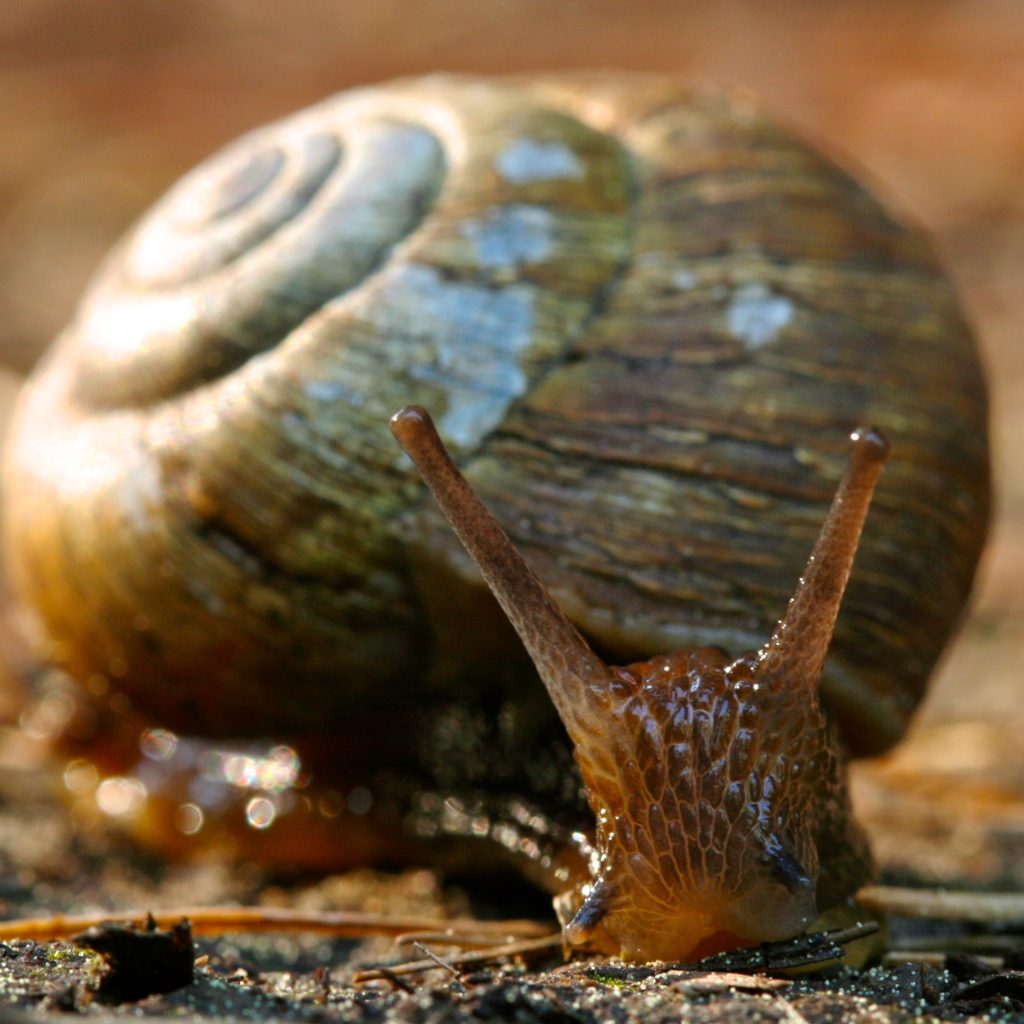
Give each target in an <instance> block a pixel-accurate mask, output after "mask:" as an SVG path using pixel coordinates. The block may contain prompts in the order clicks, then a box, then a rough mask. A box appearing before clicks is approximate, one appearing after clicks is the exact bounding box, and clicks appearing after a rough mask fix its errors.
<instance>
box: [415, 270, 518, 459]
mask: <svg viewBox="0 0 1024 1024" xmlns="http://www.w3.org/2000/svg"><path fill="white" fill-rule="evenodd" d="M398 276H399V277H400V278H401V294H402V295H403V296H405V299H406V301H405V302H404V303H403V305H404V310H405V314H406V315H405V316H404V317H403V320H404V323H403V324H402V329H403V330H404V331H407V332H409V333H410V334H411V335H412V336H413V337H414V338H416V339H417V340H422V341H424V342H427V343H428V344H429V346H430V347H432V348H433V358H427V359H422V360H420V361H418V362H417V363H416V364H415V365H413V366H412V368H411V373H412V376H414V377H415V378H417V379H418V380H421V381H430V382H431V383H434V384H437V385H439V386H440V387H441V388H442V389H443V391H444V392H445V396H446V399H447V407H446V408H445V410H444V412H443V413H442V414H441V416H440V420H439V425H440V428H441V430H442V432H443V433H444V434H445V436H446V437H448V438H449V439H450V440H452V441H454V442H455V443H456V444H460V445H473V444H475V443H477V442H478V441H479V440H480V439H481V438H482V437H483V436H485V435H486V434H487V433H489V432H490V431H492V430H493V429H494V428H495V427H496V426H497V425H498V424H499V423H500V422H501V421H502V419H503V418H504V416H505V413H506V411H507V410H508V407H509V405H511V403H512V401H513V400H514V399H515V398H518V397H519V396H520V395H522V394H523V393H524V392H525V390H526V386H527V375H526V372H525V370H524V369H523V366H522V362H523V356H524V354H525V353H526V352H527V350H528V349H529V347H530V345H531V343H532V342H533V340H534V321H535V316H534V300H535V291H534V289H533V288H532V287H531V286H529V285H525V284H517V285H512V286H508V287H504V288H488V287H485V286H483V285H477V284H468V283H466V282H462V281H446V280H445V279H444V277H443V276H442V275H441V274H440V273H439V272H438V271H437V270H435V269H434V268H433V267H427V266H423V265H410V266H406V267H403V268H401V269H400V270H399V271H398ZM395 312H396V313H397V312H398V311H397V310H396V311H395Z"/></svg>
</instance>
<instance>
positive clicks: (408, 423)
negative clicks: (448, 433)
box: [389, 405, 436, 451]
mask: <svg viewBox="0 0 1024 1024" xmlns="http://www.w3.org/2000/svg"><path fill="white" fill-rule="evenodd" d="M389 425H390V427H391V433H392V435H394V438H395V440H396V441H397V442H398V443H399V444H400V445H401V446H402V447H403V448H404V449H405V450H406V451H408V450H409V446H410V445H412V444H415V443H416V441H417V440H418V439H420V438H423V437H424V436H429V435H431V434H434V433H436V430H435V428H434V421H433V420H432V419H431V418H430V413H429V412H427V410H426V409H424V408H423V406H422V405H407V406H405V407H404V408H402V409H399V410H398V412H396V413H395V414H394V416H392V417H391V421H390V424H389Z"/></svg>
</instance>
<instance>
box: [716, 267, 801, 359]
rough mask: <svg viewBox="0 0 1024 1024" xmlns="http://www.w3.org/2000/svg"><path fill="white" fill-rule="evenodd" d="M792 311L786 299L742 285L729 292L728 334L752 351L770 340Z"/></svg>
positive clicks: (765, 289)
mask: <svg viewBox="0 0 1024 1024" xmlns="http://www.w3.org/2000/svg"><path fill="white" fill-rule="evenodd" d="M794 312H795V307H794V305H793V303H792V301H791V300H790V299H788V298H786V296H784V295H776V294H775V293H774V292H772V291H771V290H770V289H769V288H768V287H766V286H765V285H763V284H758V283H754V284H745V285H742V286H740V287H739V288H737V289H736V290H735V291H734V292H733V294H732V299H731V301H730V302H729V308H728V309H727V310H726V322H727V324H728V327H729V333H730V334H731V335H732V336H733V337H734V338H737V339H739V340H740V341H742V342H743V344H744V345H745V346H746V347H747V348H748V349H750V350H754V349H759V348H761V347H762V346H763V345H767V344H768V343H769V342H771V341H774V340H775V339H776V337H778V334H779V332H780V331H781V330H782V329H783V328H784V327H785V326H786V325H787V324H788V323H789V322H790V321H791V320H792V319H793V314H794Z"/></svg>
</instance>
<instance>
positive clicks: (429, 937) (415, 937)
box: [395, 928, 550, 949]
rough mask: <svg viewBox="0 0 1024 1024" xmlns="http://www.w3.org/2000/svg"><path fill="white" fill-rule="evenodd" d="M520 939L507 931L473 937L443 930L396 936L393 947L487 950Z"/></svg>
mask: <svg viewBox="0 0 1024 1024" xmlns="http://www.w3.org/2000/svg"><path fill="white" fill-rule="evenodd" d="M549 931H550V929H545V932H544V934H545V935H546V934H548V932H549ZM521 937H523V936H519V935H516V934H515V933H514V932H509V931H504V932H501V933H492V934H490V935H487V934H477V935H473V934H471V933H469V932H452V931H451V930H450V929H448V928H445V929H444V930H443V931H429V932H408V933H407V934H405V935H396V936H395V945H396V946H414V945H416V944H417V943H420V942H423V943H433V944H434V945H440V946H458V947H459V949H488V948H490V947H491V946H497V945H501V944H504V943H506V942H514V941H516V940H517V939H519V938H521Z"/></svg>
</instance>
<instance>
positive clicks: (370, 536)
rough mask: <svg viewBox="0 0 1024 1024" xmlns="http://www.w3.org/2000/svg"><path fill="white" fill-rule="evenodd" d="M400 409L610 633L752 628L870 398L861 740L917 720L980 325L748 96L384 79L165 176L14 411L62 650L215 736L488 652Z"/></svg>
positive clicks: (297, 722)
mask: <svg viewBox="0 0 1024 1024" xmlns="http://www.w3.org/2000/svg"><path fill="white" fill-rule="evenodd" d="M410 401H413V402H417V403H421V404H423V405H425V406H428V407H429V408H431V409H433V410H435V411H436V412H437V413H438V414H439V415H438V421H439V428H440V431H441V434H442V436H443V437H444V438H445V440H446V441H447V443H448V444H449V446H450V448H451V449H452V450H453V452H454V454H455V456H456V458H457V461H458V462H459V464H460V465H461V466H462V468H463V470H464V472H465V473H466V475H467V477H468V478H469V480H470V481H471V483H472V485H473V487H474V489H475V490H476V492H477V493H478V494H479V495H480V496H481V497H482V499H483V500H484V501H485V503H486V504H487V505H488V506H489V507H490V508H491V509H493V510H494V512H495V513H496V515H497V516H498V518H499V519H500V520H501V521H502V522H503V523H504V524H505V525H506V526H507V528H508V530H509V532H510V534H511V536H512V538H513V540H514V542H515V544H516V545H517V547H518V548H519V549H520V550H521V551H522V552H524V554H525V555H526V557H527V558H528V560H529V561H530V562H531V563H532V565H533V566H534V568H535V569H536V571H537V573H538V574H539V575H540V576H541V577H542V578H543V579H544V580H545V581H546V582H547V583H548V585H549V587H550V589H551V591H552V592H553V593H554V595H555V596H556V597H557V599H558V601H559V603H560V604H561V605H562V607H563V608H564V609H565V610H566V612H567V613H568V615H569V616H570V618H572V619H573V620H574V622H575V623H576V624H577V625H578V627H579V628H580V629H581V630H582V631H583V632H584V633H585V634H586V635H587V636H588V637H589V638H590V639H591V640H592V642H593V643H594V644H595V645H596V646H597V647H598V648H599V649H601V650H603V651H605V652H607V653H608V654H609V655H611V656H613V657H615V658H618V659H620V660H621V659H624V658H625V659H628V658H635V657H637V656H640V655H644V656H646V655H649V654H650V652H652V651H657V650H668V649H671V648H676V647H679V646H682V645H686V644H694V643H698V644H708V643H711V644H721V645H723V646H725V647H727V648H729V649H730V650H732V651H741V650H747V649H752V648H756V647H758V646H759V645H760V644H761V643H762V642H763V640H764V638H765V637H766V636H768V635H769V634H770V633H771V628H772V624H773V623H774V622H775V621H776V620H777V619H778V617H779V615H780V614H781V612H782V610H783V608H784V607H785V602H786V600H787V598H788V596H789V594H790V593H791V591H792V587H793V582H794V580H795V579H796V577H797V576H798V574H799V572H800V569H801V567H802V565H803V562H804V559H805V558H806V555H807V552H808V551H809V550H810V549H811V546H812V544H813V541H814V538H815V536H816V533H817V530H818V527H819V525H820V523H821V521H822V518H823V515H824V509H825V508H826V505H827V502H828V499H829V497H830V495H831V493H832V491H833V489H834V485H835V481H836V480H837V479H838V476H839V473H840V470H841V465H842V447H841V446H842V444H843V437H844V435H845V434H846V433H847V432H848V431H849V430H850V429H852V428H853V427H854V426H855V425H857V424H858V423H862V422H870V423H875V424H877V425H878V426H879V427H880V428H881V429H883V430H884V431H886V432H887V433H888V434H889V435H890V436H891V437H892V438H893V439H894V441H895V442H896V443H895V455H894V458H893V461H892V463H891V465H890V467H889V469H888V470H887V472H886V474H885V477H884V479H883V481H882V483H881V485H880V486H879V489H878V493H877V497H876V499H875V511H874V513H873V517H872V521H871V523H870V524H869V526H868V528H867V530H866V531H865V534H864V538H863V541H862V547H861V550H860V553H859V555H858V563H857V567H856V569H855V572H854V575H853V579H852V581H851V583H850V587H849V591H848V594H847V597H846V601H845V604H844V607H843V612H842V615H841V617H840V624H839V628H838V633H837V636H836V640H835V643H834V645H833V648H832V653H831V655H830V659H829V664H828V667H827V670H826V674H827V682H826V693H827V696H828V699H829V700H830V701H831V704H832V707H833V709H834V710H835V712H836V715H837V717H838V719H839V721H840V723H841V725H842V727H843V729H844V731H845V736H846V739H847V742H848V743H849V745H850V746H851V747H852V748H853V749H854V750H857V751H868V750H878V749H882V748H884V747H886V746H887V745H889V744H890V743H892V742H893V741H894V740H895V739H896V738H897V737H898V736H899V735H900V733H901V731H902V729H903V727H904V724H905V722H906V720H907V717H908V715H909V714H910V712H911V711H912V709H913V707H914V705H915V704H916V702H917V701H918V699H919V697H920V695H921V692H922V689H923V687H924V684H925V680H926V678H927V675H928V673H929V670H930V669H931V667H932V665H933V663H934V662H935V660H936V658H937V657H938V655H939V653H940V651H941V649H942V647H943V644H944V643H945V640H946V637H947V636H948V634H949V632H950V630H951V628H952V625H953V623H954V622H955V621H956V619H957V617H958V615H959V614H960V611H961V608H962V606H963V604H964V601H965V599H966V596H967V593H968V591H969V588H970V584H971V580H972V576H973V573H974V567H975V564H976V561H977V558H978V554H979V551H980V548H981V546H982V542H983V539H984V533H985V524H986V520H987V503H988V469H987V447H986V443H987V442H986V404H985V386H984V382H983V379H982V375H981V372H980V369H979V365H978V358H977V353H976V351H975V346H974V343H973V340H972V338H971V335H970V333H969V331H968V329H967V327H966V326H965V324H964V321H963V319H962V317H961V314H960V311H959V308H958V306H957V302H956V299H955V297H954V294H953V292H952V290H951V288H950V285H949V283H948V282H947V280H946V279H945V277H944V276H943V274H942V272H941V270H940V268H939V266H938V264H937V262H936V259H935V257H934V255H933V253H932V251H931V248H930V247H929V245H928V243H927V242H926V241H925V240H924V239H923V238H922V237H921V236H920V235H919V234H918V233H916V232H914V231H910V230H908V229H906V228H905V227H903V226H902V225H900V224H899V223H897V222H896V221H895V220H894V219H893V218H892V217H891V216H890V215H889V214H888V213H887V212H886V211H885V210H884V209H883V208H882V207H881V206H880V204H879V203H878V202H877V201H876V200H875V199H873V198H872V197H871V196H870V195H869V194H868V193H866V192H865V191H864V190H863V189H862V188H861V187H860V186H858V185H857V184H856V183H855V182H854V181H853V180H852V179H851V178H850V177H848V176H847V175H846V174H845V173H843V172H842V171H841V170H839V169H837V167H835V166H834V165H833V164H832V163H830V162H829V161H828V160H826V159H825V158H823V157H822V156H821V155H819V154H818V153H816V152H815V151H813V150H812V149H810V148H808V147H807V146H806V145H804V144H803V143H802V142H800V141H797V140H795V139H794V138H793V137H791V136H790V135H788V134H786V133H785V132H783V131H780V130H779V129H778V128H777V127H776V126H774V125H773V124H772V123H770V122H769V121H767V120H766V119H765V118H764V117H763V116H762V114H761V113H760V112H759V111H758V110H757V109H756V108H755V107H753V106H752V105H751V104H750V103H749V102H748V101H747V100H745V99H743V98H737V97H729V96H723V95H719V94H714V93H704V92H692V91H690V90H688V89H685V88H683V87H682V86H680V85H678V84H677V83H673V82H671V81H666V80H661V79H648V78H630V77H614V76H612V77H608V76H604V77H578V78H537V79H532V80H509V81H500V80H498V81H484V80H474V79H460V78H447V77H434V78H426V79H419V80H410V81H404V82H398V83H395V84H390V85H384V86H381V87H377V88H372V89H365V90H359V91H355V92H351V93H347V94H342V95H340V96H336V97H332V98H331V99H328V100H326V101H325V102H323V103H321V104H319V105H318V106H316V107H313V108H311V109H309V110H306V111H303V112H301V113H299V114H297V115H295V116H294V117H291V118H288V119H286V120H284V121H282V122H280V123H277V124H274V125H271V126H269V127H266V128H263V129H260V130H258V131H256V132H253V133H252V134H250V135H248V136H246V137H245V138H243V139H241V140H240V141H239V142H237V143H235V144H233V145H231V146H229V147H228V148H227V149H226V150H225V151H223V152H222V153H220V154H219V155H217V156H215V157H213V158H212V159H211V160H209V161H208V162H207V163H205V164H204V165H202V166H201V167H199V168H198V169H197V170H196V171H194V172H193V173H191V174H190V175H188V176H187V177H186V178H185V179H184V180H183V181H182V182H181V183H180V184H179V185H178V186H176V187H175V188H174V189H172V191H171V192H170V193H169V194H168V195H167V196H166V197H165V198H164V199H163V200H162V201H161V202H160V203H159V204H158V205H157V206H156V208H155V209H154V210H153V211H152V212H151V213H150V214H149V215H148V216H146V217H145V218H144V219H143V220H142V222H141V223H140V224H139V225H138V226H137V227H136V228H135V229H134V230H133V231H132V232H131V233H130V234H129V235H128V237H127V238H126V239H125V240H124V241H123V242H122V243H121V245H120V246H119V247H118V248H117V250H116V251H115V252H114V253H113V254H112V256H111V257H110V259H109V260H108V262H107V263H106V265H105V266H104V267H103V268H102V270H101V271H100V273H99V275H98V277H97V279H96V281H95V282H94V284H93V286H92V288H91V289H90V291H89V293H88V295H87V296H86V297H85V299H84V300H83V302H82V305H81V308H80V310H79V312H78V314H77V315H76V317H75V320H74V322H73V323H72V324H71V326H70V327H69V328H68V329H67V331H66V332H65V333H64V335H63V336H62V337H61V338H60V340H59V342H58V343H57V345H56V346H55V348H54V350H53V351H52V353H51V354H50V356H49V357H48V358H47V359H46V361H45V365H43V366H42V367H41V368H40V370H39V372H38V373H37V374H36V376H35V378H34V380H33V381H32V383H31V384H30V385H29V387H28V388H27V389H26V391H25V394H24V397H23V399H22V401H21V404H20V409H19V412H18V416H17V422H16V425H15V427H14V429H13V431H12V434H13V439H12V442H11V446H10V450H9V453H8V457H7V463H6V473H7V481H6V484H5V491H4V493H5V495H7V496H8V507H7V510H6V512H7V516H6V545H7V552H8V559H9V565H10V569H11V573H12V576H13V580H14V583H15V586H16V590H17V592H18V593H19V594H20V596H21V598H22V600H23V602H24V604H25V605H26V607H27V608H28V609H30V610H31V613H32V615H33V616H34V618H35V622H36V625H37V630H36V632H37V635H38V636H39V637H41V638H45V644H46V650H47V653H48V655H49V656H50V657H52V658H54V659H56V660H57V661H59V662H61V663H62V664H64V665H66V666H67V667H68V668H69V670H70V671H71V672H72V674H74V675H75V676H77V677H78V678H81V679H85V680H88V679H90V678H92V677H100V678H102V679H104V680H109V681H110V683H111V684H112V685H113V686H114V687H116V688H117V689H118V690H119V691H120V692H121V693H123V694H126V695H128V697H129V698H130V699H131V701H132V702H133V703H134V704H135V705H136V706H137V707H138V708H139V709H141V710H142V711H143V712H144V713H145V714H146V715H149V716H151V717H152V718H154V719H155V720H158V721H160V722H161V723H163V724H167V725H169V726H172V727H178V728H181V727H185V728H188V729H190V730H192V731H198V732H204V733H207V734H211V735H225V734H231V735H245V734H261V733H265V732H266V731H267V730H268V729H274V730H278V731H282V732H287V733H291V734H297V733H301V732H303V731H305V730H309V729H317V730H322V729H333V728H336V727H339V726H343V725H345V724H346V723H350V722H351V719H352V716H353V714H354V711H353V709H358V710H359V712H360V713H364V712H365V713H366V714H371V715H372V714H390V713H391V712H392V711H393V709H394V708H395V706H396V705H400V706H402V707H404V708H406V709H408V708H409V706H410V697H409V695H410V694H417V695H418V694H420V693H421V692H422V693H426V692H427V690H426V689H422V688H423V687H427V686H428V682H429V685H432V686H434V687H435V688H437V689H440V690H445V689H446V688H448V687H450V686H452V685H454V682H453V681H458V680H459V679H460V677H461V676H464V675H467V674H472V673H473V672H474V671H475V672H478V671H479V667H480V664H481V663H482V662H484V661H486V658H485V656H484V655H483V654H482V653H481V650H480V649H481V648H483V647H485V646H486V644H485V643H484V640H483V639H480V640H479V642H478V643H477V642H475V639H474V638H476V637H479V638H489V637H490V636H491V635H492V633H494V632H495V631H497V630H500V628H501V627H500V626H495V625H493V623H497V622H499V621H500V617H499V614H498V613H497V611H496V609H495V608H494V606H493V604H492V603H491V602H490V599H489V598H487V597H486V596H485V595H484V593H483V590H482V587H481V586H480V584H479V583H478V582H477V581H476V579H475V577H474V576H473V574H472V571H471V569H470V568H469V567H468V563H467V561H466V559H465V556H464V555H463V554H462V553H461V551H460V550H459V548H458V546H457V543H456V542H455V541H454V540H453V539H452V538H450V537H449V536H448V534H447V532H446V531H445V530H444V529H443V526H442V521H441V519H440V516H439V515H438V514H437V513H436V511H435V510H434V509H433V507H432V504H431V503H430V501H429V500H428V499H427V498H426V497H425V494H424V489H423V486H422V484H421V483H420V482H419V480H418V479H417V478H416V476H415V474H414V473H413V471H412V470H411V467H410V466H409V464H408V463H407V461H405V460H404V458H403V457H402V456H400V455H399V454H398V453H396V450H395V448H394V445H393V442H392V440H391V438H390V437H389V435H388V432H387V426H386V425H387V420H388V416H389V415H390V413H391V412H393V411H394V409H396V408H398V407H399V406H401V405H403V404H405V403H406V402H410ZM465 607H472V608H473V609H474V614H477V615H478V616H479V623H480V625H479V626H478V627H477V630H476V631H470V630H467V629H466V628H465V621H466V620H465V616H464V615H463V614H462V609H464V608H465ZM452 620H454V621H455V622H456V623H457V625H458V626H459V629H458V630H456V631H455V632H454V633H453V634H451V633H450V634H447V635H445V634H444V632H443V630H444V624H445V623H451V621H452ZM439 624H440V625H439ZM469 633H473V635H472V636H467V634H469ZM453 636H454V640H453V639H452V637H453ZM453 647H454V648H460V647H461V648H464V649H465V655H466V664H465V665H462V666H459V665H458V664H457V663H456V662H454V661H452V660H451V658H450V657H449V655H450V652H451V649H452V648H453ZM425 651H433V659H432V658H431V657H430V656H426V657H425V656H424V652H425ZM439 663H440V664H441V667H438V665H439ZM285 681H286V687H283V686H282V684H283V683H284V682H285ZM417 687H421V689H417ZM283 689H284V690H285V692H284V694H283V695H282V690H283ZM416 699H419V697H417V698H416ZM423 699H424V700H426V699H427V698H426V697H425V696H424V697H423ZM412 704H413V705H414V704H415V701H412Z"/></svg>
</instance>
